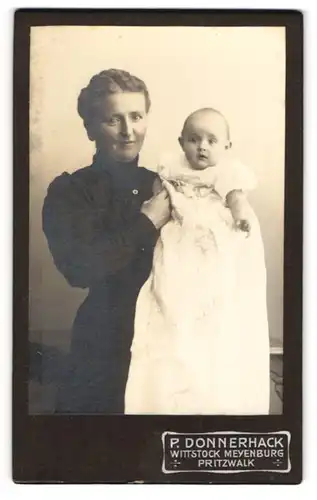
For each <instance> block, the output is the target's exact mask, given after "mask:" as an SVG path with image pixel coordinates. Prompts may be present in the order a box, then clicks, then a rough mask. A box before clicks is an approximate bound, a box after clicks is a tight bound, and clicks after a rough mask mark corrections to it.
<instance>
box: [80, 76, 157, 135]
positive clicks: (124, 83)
mask: <svg viewBox="0 0 317 500" xmlns="http://www.w3.org/2000/svg"><path fill="white" fill-rule="evenodd" d="M119 92H142V93H143V94H144V98H145V104H146V110H147V111H148V110H149V109H150V106H151V101H150V96H149V91H148V89H147V87H146V85H145V83H144V82H143V80H141V79H140V78H137V77H136V76H134V75H131V74H130V73H129V72H128V71H124V70H121V69H107V70H104V71H101V73H98V74H97V75H94V76H93V77H92V78H91V80H90V82H89V84H88V85H87V87H85V88H83V89H82V90H81V92H80V94H79V97H78V105H77V110H78V114H79V116H80V117H81V118H82V119H83V121H84V125H85V127H86V129H87V127H89V124H90V122H91V120H92V118H93V117H94V115H95V114H96V112H97V110H98V108H99V106H100V104H101V103H102V101H103V100H104V99H105V97H107V96H108V95H109V94H116V93H119Z"/></svg>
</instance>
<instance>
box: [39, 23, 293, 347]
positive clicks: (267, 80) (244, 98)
mask: <svg viewBox="0 0 317 500" xmlns="http://www.w3.org/2000/svg"><path fill="white" fill-rule="evenodd" d="M111 67H114V68H121V69H125V70H127V71H130V72H132V73H134V74H135V75H137V76H139V77H140V78H142V79H143V80H144V81H145V82H146V84H147V86H148V88H149V91H150V95H151V100H152V108H151V114H150V122H149V129H148V134H147V138H146V141H145V144H144V148H143V151H142V155H141V164H142V165H144V166H148V167H150V168H155V164H156V161H157V159H158V157H159V156H160V154H161V153H162V152H165V151H167V150H168V151H170V150H175V149H177V148H178V144H177V138H178V135H179V132H180V130H181V127H182V124H183V121H184V118H185V117H186V116H187V115H188V114H189V113H190V112H192V111H193V110H195V109H197V108H200V107H206V106H211V107H214V108H217V109H219V110H220V111H221V112H222V113H223V114H224V115H225V116H226V117H227V119H228V121H229V124H230V129H231V136H232V142H233V148H234V152H235V153H236V155H237V157H238V158H239V159H240V160H242V161H243V162H244V163H246V164H247V165H248V166H249V167H250V168H252V169H253V170H254V172H255V174H256V175H257V178H258V188H257V190H256V191H254V192H253V193H252V194H251V195H250V201H251V203H252V205H253V207H254V209H255V211H256V213H257V215H258V217H259V220H260V224H261V228H262V234H263V240H264V245H265V252H266V265H267V272H268V311H269V323H270V335H271V338H272V339H273V341H274V342H278V343H281V342H282V335H283V239H284V235H283V231H284V133H285V30H284V28H282V27H221V28H210V27H197V28H194V27H84V26H82V27H77V26H76V27H68V26H58V27H56V26H54V27H50V26H48V27H47V26H46V27H36V28H32V32H31V86H30V125H31V127H30V130H31V134H30V338H31V339H32V338H34V339H38V338H39V335H40V337H41V338H42V340H43V342H44V343H45V341H46V342H47V343H48V344H51V345H56V347H63V345H64V347H65V345H66V344H67V343H68V339H69V334H68V332H69V331H70V329H71V325H72V321H73V319H74V317H75V314H76V311H77V309H78V306H79V304H80V303H81V302H82V301H83V299H84V297H85V295H86V293H87V292H86V291H84V290H79V289H75V288H71V287H70V286H68V284H67V283H66V281H65V279H64V278H63V276H62V275H61V274H59V273H58V271H57V270H56V268H55V266H54V264H53V261H52V258H51V255H50V253H49V251H48V248H47V243H46V240H45V237H44V234H43V232H42V227H41V210H42V205H43V200H44V196H45V194H46V190H47V186H48V184H49V183H50V182H51V181H52V180H53V178H54V177H56V176H57V175H59V174H60V173H62V172H64V171H68V172H73V171H75V170H77V169H78V168H81V167H84V166H86V165H89V164H90V163H91V160H92V155H93V153H94V148H93V144H92V143H91V142H90V141H89V140H88V138H87V136H86V132H85V129H84V127H83V124H82V121H81V119H80V118H79V116H78V114H77V111H76V107H77V97H78V94H79V92H80V90H81V88H82V87H84V86H86V85H87V83H88V81H89V80H90V78H91V77H92V76H93V75H94V74H95V73H98V72H100V71H102V70H103V69H107V68H111ZM45 339H47V340H45Z"/></svg>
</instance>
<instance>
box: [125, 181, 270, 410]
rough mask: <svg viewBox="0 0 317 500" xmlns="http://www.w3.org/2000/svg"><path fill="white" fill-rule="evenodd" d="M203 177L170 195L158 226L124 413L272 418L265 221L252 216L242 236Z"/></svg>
mask: <svg viewBox="0 0 317 500" xmlns="http://www.w3.org/2000/svg"><path fill="white" fill-rule="evenodd" d="M166 177H167V176H166V175H165V179H166ZM174 177H175V176H174ZM168 178H169V180H173V175H171V174H170V175H169V176H168ZM212 180H213V185H214V184H215V182H214V179H212ZM205 181H206V186H205V187H197V186H196V187H195V182H192V183H189V184H188V183H186V182H185V183H184V182H183V183H181V184H182V185H181V186H180V187H179V188H177V187H176V189H173V188H172V187H171V188H170V189H169V191H170V192H172V194H171V204H172V206H173V212H172V219H171V220H170V221H169V222H168V223H167V224H166V225H165V226H164V227H163V228H162V230H161V234H160V237H159V239H158V241H157V244H156V247H155V251H154V258H153V267H152V272H151V274H150V276H149V278H148V280H147V281H146V283H145V284H144V286H143V287H142V289H141V291H140V294H139V297H138V301H137V306H136V316H135V333H134V339H133V343H132V348H131V352H132V357H131V364H130V370H129V377H128V382H127V386H126V394H125V413H127V414H218V415H219V414H220V415H259V414H267V413H268V412H269V391H270V378H269V375H270V369H269V364H270V355H269V333H268V321H267V306H266V269H265V261H264V250H263V243H262V238H261V232H260V227H259V223H258V220H257V217H256V215H255V214H254V212H253V211H251V213H250V221H251V232H250V235H249V236H248V237H247V236H246V233H244V232H242V231H239V230H237V229H236V228H235V226H234V223H233V219H232V215H231V212H230V210H229V209H228V208H227V207H226V205H225V203H224V201H223V198H222V197H221V196H219V194H217V192H215V190H213V189H212V188H211V187H210V186H209V187H208V175H207V177H206V179H205ZM211 184H212V183H210V185H211Z"/></svg>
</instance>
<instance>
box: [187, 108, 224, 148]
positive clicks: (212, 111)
mask: <svg viewBox="0 0 317 500" xmlns="http://www.w3.org/2000/svg"><path fill="white" fill-rule="evenodd" d="M205 112H206V113H207V112H210V113H215V114H217V115H219V116H221V117H222V119H223V121H224V123H225V127H226V133H227V139H228V141H230V128H229V123H228V121H227V119H226V117H225V116H224V115H223V114H222V113H221V112H220V111H218V110H217V109H214V108H200V109H196V111H193V113H191V114H190V115H189V116H187V118H186V120H185V122H184V125H183V128H182V132H181V136H182V137H183V135H184V131H185V129H186V126H187V124H188V122H189V121H190V119H191V118H193V116H195V115H196V114H199V113H205Z"/></svg>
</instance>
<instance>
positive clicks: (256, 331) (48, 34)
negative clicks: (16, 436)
mask: <svg viewBox="0 0 317 500" xmlns="http://www.w3.org/2000/svg"><path fill="white" fill-rule="evenodd" d="M284 149H285V28H283V27H181V26H173V27H170V26H169V27H163V26H162V27H157V26H155V27H150V26H147V27H145V26H142V27H141V26H140V27H135V26H134V27H129V26H38V27H32V28H31V38H30V228H29V231H30V246H29V252H30V260H29V347H30V360H31V363H30V374H29V393H28V394H29V401H28V403H29V413H30V414H56V415H61V414H130V415H131V414H138V415H140V414H146V415H151V414H152V415H153V414H154V415H157V414H166V415H175V414H178V415H188V414H189V415H268V414H281V413H283V266H284V258H283V247H284V160H285V158H284V156H285V152H284Z"/></svg>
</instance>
